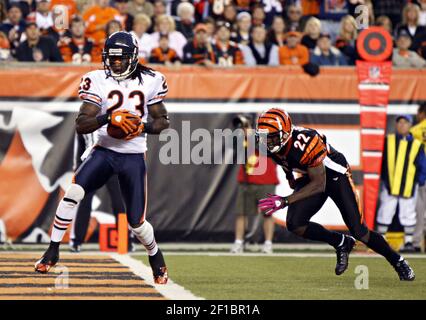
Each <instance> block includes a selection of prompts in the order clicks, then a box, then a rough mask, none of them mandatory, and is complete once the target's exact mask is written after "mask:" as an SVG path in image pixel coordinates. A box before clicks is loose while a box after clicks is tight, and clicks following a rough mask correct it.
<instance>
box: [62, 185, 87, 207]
mask: <svg viewBox="0 0 426 320" xmlns="http://www.w3.org/2000/svg"><path fill="white" fill-rule="evenodd" d="M84 194H85V192H84V189H83V188H82V187H81V186H80V185H78V184H75V183H73V184H71V185H70V186H69V187H68V189H67V191H65V195H64V199H63V200H64V201H66V202H67V203H69V204H70V205H77V204H78V203H79V202H80V201H81V200H82V199H83V198H84Z"/></svg>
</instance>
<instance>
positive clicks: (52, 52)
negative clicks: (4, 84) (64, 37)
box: [16, 22, 63, 62]
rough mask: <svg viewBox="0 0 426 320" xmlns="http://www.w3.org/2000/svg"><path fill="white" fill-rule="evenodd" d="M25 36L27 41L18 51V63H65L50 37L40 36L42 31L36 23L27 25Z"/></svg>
mask: <svg viewBox="0 0 426 320" xmlns="http://www.w3.org/2000/svg"><path fill="white" fill-rule="evenodd" d="M25 34H26V36H27V40H25V41H24V42H22V43H21V44H20V45H19V47H18V48H17V49H16V58H17V60H18V61H32V62H41V61H51V62H62V61H63V59H62V56H61V53H60V52H59V49H58V46H57V45H56V43H55V42H54V41H53V40H52V39H51V38H49V37H45V36H40V30H39V29H38V27H37V24H36V23H35V22H30V23H28V24H27V27H26V29H25Z"/></svg>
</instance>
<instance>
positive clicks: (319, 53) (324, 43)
mask: <svg viewBox="0 0 426 320" xmlns="http://www.w3.org/2000/svg"><path fill="white" fill-rule="evenodd" d="M310 61H311V62H312V63H315V64H316V65H319V66H345V65H347V62H346V59H345V57H344V56H343V55H342V53H341V52H340V50H339V49H337V48H335V47H333V46H332V45H331V36H330V35H329V34H328V33H322V34H320V36H319V37H318V40H317V46H316V47H315V49H314V50H313V52H312V54H311V59H310Z"/></svg>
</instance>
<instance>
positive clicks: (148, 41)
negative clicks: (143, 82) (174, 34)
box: [131, 13, 155, 64]
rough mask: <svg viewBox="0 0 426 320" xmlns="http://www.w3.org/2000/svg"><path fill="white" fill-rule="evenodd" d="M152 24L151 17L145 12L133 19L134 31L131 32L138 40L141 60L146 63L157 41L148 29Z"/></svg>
mask: <svg viewBox="0 0 426 320" xmlns="http://www.w3.org/2000/svg"><path fill="white" fill-rule="evenodd" d="M150 26H151V19H150V18H149V17H148V16H147V15H146V14H143V13H140V14H138V15H136V16H135V19H134V20H133V31H132V32H131V33H132V34H133V35H134V36H135V38H136V39H137V40H138V46H139V54H138V57H139V61H140V62H141V63H142V64H146V63H147V62H148V59H149V55H150V54H151V50H152V49H154V48H155V41H154V39H153V38H152V36H151V35H150V34H148V33H147V30H148V29H149V27H150Z"/></svg>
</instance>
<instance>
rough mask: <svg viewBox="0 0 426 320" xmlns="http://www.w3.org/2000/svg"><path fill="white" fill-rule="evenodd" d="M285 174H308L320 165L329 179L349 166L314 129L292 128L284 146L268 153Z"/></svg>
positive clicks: (341, 155)
mask: <svg viewBox="0 0 426 320" xmlns="http://www.w3.org/2000/svg"><path fill="white" fill-rule="evenodd" d="M268 156H269V157H271V158H272V159H273V160H274V161H275V162H276V163H277V164H278V165H280V166H282V167H283V169H284V171H285V172H286V173H289V172H293V171H295V172H298V173H301V174H303V175H306V174H307V173H308V168H309V167H316V166H318V165H320V164H321V163H323V164H324V166H325V168H326V174H327V176H329V177H335V176H338V175H341V174H345V173H346V172H347V171H348V169H349V164H348V163H347V161H346V158H345V156H344V155H343V154H342V153H340V152H338V151H337V150H336V149H334V148H333V147H332V146H331V145H330V144H329V143H327V142H326V137H325V136H324V135H322V134H320V133H318V132H317V131H316V130H314V129H309V128H303V127H296V126H295V127H294V128H293V132H292V135H291V137H290V139H289V141H288V142H287V143H286V145H285V146H284V147H283V148H282V149H281V150H280V151H279V152H277V153H269V152H268Z"/></svg>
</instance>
